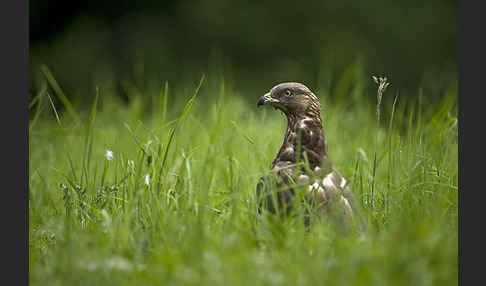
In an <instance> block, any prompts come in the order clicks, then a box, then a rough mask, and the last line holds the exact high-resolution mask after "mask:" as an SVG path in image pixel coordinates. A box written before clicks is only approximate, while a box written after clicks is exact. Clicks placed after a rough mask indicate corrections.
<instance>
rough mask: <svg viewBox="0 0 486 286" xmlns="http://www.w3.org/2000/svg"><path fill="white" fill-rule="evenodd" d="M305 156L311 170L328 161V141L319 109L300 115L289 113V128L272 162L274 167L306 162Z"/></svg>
mask: <svg viewBox="0 0 486 286" xmlns="http://www.w3.org/2000/svg"><path fill="white" fill-rule="evenodd" d="M299 154H300V158H299ZM304 154H305V155H304ZM305 156H306V157H307V160H308V161H309V167H310V168H311V170H314V169H315V168H316V167H321V166H322V165H323V163H325V161H328V160H327V142H326V137H325V136H324V131H323V128H322V120H321V115H320V112H319V110H310V111H308V112H306V113H304V114H299V115H294V114H287V130H286V132H285V136H284V140H283V142H282V146H281V147H280V150H279V152H278V154H277V156H276V157H275V159H274V161H273V162H272V168H273V167H275V166H279V165H288V164H295V163H297V161H300V162H304V161H305V159H304V158H305Z"/></svg>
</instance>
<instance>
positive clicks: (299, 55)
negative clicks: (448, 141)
mask: <svg viewBox="0 0 486 286" xmlns="http://www.w3.org/2000/svg"><path fill="white" fill-rule="evenodd" d="M29 3H30V74H31V77H30V78H31V93H32V95H34V94H35V93H36V92H37V91H38V90H39V89H41V86H42V82H43V81H44V77H43V75H42V73H41V72H40V65H41V64H46V65H47V66H48V67H49V68H50V70H51V71H52V72H53V74H54V76H55V77H56V79H57V80H58V82H59V83H60V85H61V86H62V88H63V90H65V91H66V93H67V94H66V95H67V96H68V97H69V98H70V99H71V100H72V101H73V102H78V103H80V102H81V103H83V102H91V100H92V98H93V97H94V95H95V92H94V91H95V86H100V87H101V88H102V89H105V90H106V89H111V90H112V91H113V92H114V93H116V94H118V95H120V96H122V97H125V98H126V99H129V98H130V95H129V93H130V92H131V91H132V92H133V90H136V91H137V92H138V93H140V94H146V93H148V92H149V89H152V88H153V89H160V88H161V86H163V84H164V82H165V81H168V82H169V83H170V84H171V85H172V86H176V87H184V86H187V84H188V83H191V84H194V83H196V82H198V80H199V78H200V77H201V74H203V73H204V74H206V75H207V76H208V80H209V84H211V83H217V82H219V81H220V80H221V78H223V77H224V79H225V81H226V82H231V83H232V84H233V85H234V88H235V89H236V90H238V91H239V93H240V94H241V95H243V96H245V97H248V98H249V99H250V100H253V99H254V98H257V97H258V96H259V95H261V94H262V93H263V92H264V91H266V90H268V89H269V88H270V87H272V86H273V85H274V84H276V83H278V82H282V81H300V82H303V83H305V84H306V85H308V86H309V87H311V89H313V90H319V91H320V92H321V93H329V94H331V95H332V96H338V95H339V96H346V95H347V94H346V91H344V93H343V91H339V86H340V83H339V81H338V79H342V78H349V77H346V73H349V72H352V71H353V70H356V67H358V68H359V70H360V73H361V75H362V76H363V77H366V78H368V79H369V86H367V87H365V88H364V89H363V91H364V92H367V93H368V94H370V96H369V98H370V100H374V96H373V94H374V92H373V90H374V88H375V87H374V85H373V83H372V81H371V75H385V76H388V77H389V78H390V79H391V81H392V82H393V86H391V89H395V90H394V91H392V92H400V96H407V97H415V96H417V94H418V92H417V91H418V90H419V88H422V89H423V91H424V94H426V95H427V96H426V97H427V98H426V100H427V101H429V102H430V103H434V102H436V101H437V100H438V99H439V98H441V97H442V96H443V94H444V93H445V92H446V91H447V90H448V89H450V88H451V86H455V84H456V81H457V71H456V70H457V63H456V61H457V55H456V53H457V47H456V40H457V13H456V12H457V1H450V0H447V1H444V0H431V1H418V0H407V1H384V0H372V1H350V0H343V1H319V0H313V1H306V2H297V1H265V2H264V3H263V2H261V1H222V0H214V1H200V0H199V1H109V0H105V1H85V2H83V3H79V4H76V5H74V6H72V7H71V6H68V5H67V4H64V3H63V2H61V1H52V0H51V1H40V0H31V1H30V2H29ZM68 7H69V8H68ZM350 80H353V78H352V77H351V78H350ZM88 98H89V99H88ZM87 99H88V100H87Z"/></svg>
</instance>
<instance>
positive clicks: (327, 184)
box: [257, 82, 356, 222]
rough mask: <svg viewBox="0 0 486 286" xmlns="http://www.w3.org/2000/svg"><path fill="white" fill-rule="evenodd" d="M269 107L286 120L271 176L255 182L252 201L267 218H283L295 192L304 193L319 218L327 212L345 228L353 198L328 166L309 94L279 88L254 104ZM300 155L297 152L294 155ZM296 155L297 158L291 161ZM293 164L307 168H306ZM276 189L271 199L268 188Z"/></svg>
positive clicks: (295, 86) (292, 86)
mask: <svg viewBox="0 0 486 286" xmlns="http://www.w3.org/2000/svg"><path fill="white" fill-rule="evenodd" d="M266 104H268V105H271V106H273V107H275V108H277V109H279V110H281V111H282V112H283V113H284V114H285V115H286V117H287V130H286V132H285V136H284V139H283V142H282V146H281V147H280V149H279V151H278V153H277V155H276V156H275V158H274V159H273V161H272V164H271V170H272V174H275V175H276V176H273V175H268V176H264V177H261V178H260V182H259V183H258V185H257V195H258V197H259V198H260V199H261V202H262V204H263V205H265V206H266V207H267V208H268V209H269V210H270V211H271V212H276V211H277V208H278V211H285V212H288V211H289V210H290V208H291V207H292V205H293V203H294V200H293V199H294V194H295V191H294V189H295V187H296V186H303V185H305V186H306V187H307V191H306V198H307V199H308V200H309V201H311V202H312V203H315V204H318V209H319V211H321V212H323V213H324V212H327V211H328V210H329V208H330V207H331V206H333V209H337V210H338V212H341V213H342V214H343V215H344V216H343V218H344V219H345V221H346V222H349V221H350V220H351V219H352V218H353V216H354V215H355V213H356V205H355V202H354V198H353V193H352V192H351V189H350V188H349V186H348V185H347V181H346V180H345V179H344V178H343V176H342V175H341V174H340V173H339V172H338V171H337V170H336V169H335V168H333V166H332V163H331V161H330V159H329V157H328V152H327V142H326V136H325V135H324V131H323V128H322V119H321V105H320V103H319V100H318V98H317V97H316V96H315V95H314V93H312V92H311V91H310V90H309V88H307V87H306V86H305V85H303V84H300V83H294V82H289V83H281V84H278V85H276V86H275V87H273V88H272V89H271V90H270V91H269V92H268V93H267V94H265V95H264V96H262V97H261V98H260V100H259V101H258V104H257V105H258V106H260V105H266ZM299 150H300V152H299ZM298 154H300V158H298V157H297V155H298ZM299 162H308V168H306V167H303V166H301V165H299V166H296V164H297V163H299ZM273 179H274V180H275V181H274V183H275V184H276V186H277V197H276V198H275V199H274V198H272V197H271V193H272V192H271V189H272V188H271V187H265V186H272V185H275V184H273V183H272V180H273ZM275 203H277V206H275Z"/></svg>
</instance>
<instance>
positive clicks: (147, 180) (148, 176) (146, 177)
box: [144, 174, 150, 186]
mask: <svg viewBox="0 0 486 286" xmlns="http://www.w3.org/2000/svg"><path fill="white" fill-rule="evenodd" d="M144 183H145V185H147V186H150V175H149V174H145V176H144Z"/></svg>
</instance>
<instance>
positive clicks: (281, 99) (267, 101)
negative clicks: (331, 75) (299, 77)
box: [257, 82, 320, 116]
mask: <svg viewBox="0 0 486 286" xmlns="http://www.w3.org/2000/svg"><path fill="white" fill-rule="evenodd" d="M261 105H271V106H273V107H274V108H278V109H280V110H281V111H282V112H283V113H285V114H286V115H287V116H289V115H291V116H302V115H305V114H306V113H307V112H308V111H309V109H312V110H320V103H319V100H318V99H317V97H316V96H315V95H314V94H313V93H312V91H310V89H309V88H308V87H307V86H305V85H303V84H301V83H297V82H284V83H280V84H278V85H276V86H274V87H273V88H272V89H270V91H269V92H268V93H266V94H265V95H264V96H262V97H260V99H259V100H258V103H257V106H261Z"/></svg>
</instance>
